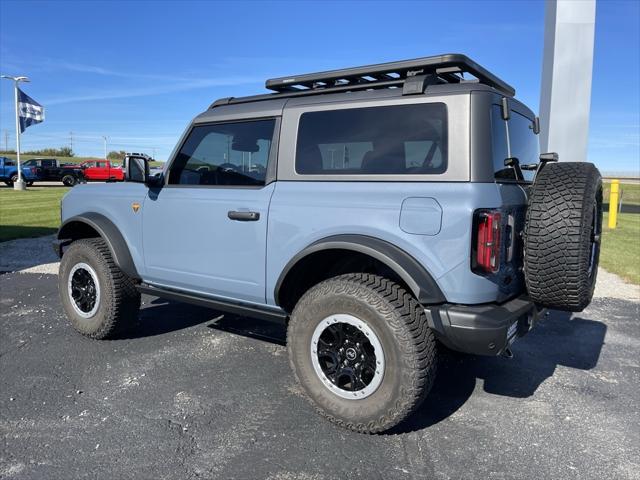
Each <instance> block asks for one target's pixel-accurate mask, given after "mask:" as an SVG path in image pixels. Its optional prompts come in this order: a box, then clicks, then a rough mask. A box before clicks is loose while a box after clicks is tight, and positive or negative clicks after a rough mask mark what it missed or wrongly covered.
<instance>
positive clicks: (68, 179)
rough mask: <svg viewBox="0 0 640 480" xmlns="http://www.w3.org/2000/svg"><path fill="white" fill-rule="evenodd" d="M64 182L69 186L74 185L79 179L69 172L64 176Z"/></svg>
mask: <svg viewBox="0 0 640 480" xmlns="http://www.w3.org/2000/svg"><path fill="white" fill-rule="evenodd" d="M62 183H63V184H64V185H65V186H67V187H73V186H74V185H75V184H76V183H77V180H76V177H74V176H73V175H70V174H67V175H64V176H63V177H62Z"/></svg>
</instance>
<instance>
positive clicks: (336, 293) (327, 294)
mask: <svg viewBox="0 0 640 480" xmlns="http://www.w3.org/2000/svg"><path fill="white" fill-rule="evenodd" d="M287 345H288V349H289V360H290V363H291V366H292V368H293V371H294V373H295V375H296V377H297V379H298V381H299V382H300V384H301V385H302V387H303V388H304V390H305V392H306V394H307V397H308V398H309V399H310V401H311V402H312V404H313V405H314V406H315V407H316V409H317V411H318V412H319V413H320V414H321V415H323V416H325V417H326V418H328V419H329V420H331V421H333V422H334V423H337V424H338V425H340V426H343V427H345V428H348V429H351V430H355V431H358V432H367V433H373V432H380V431H384V430H388V429H389V428H392V427H394V426H395V425H397V424H398V423H400V422H401V421H402V420H404V419H405V418H406V417H408V416H409V415H410V414H411V413H412V412H413V411H414V410H415V409H416V408H417V407H418V406H419V405H420V404H421V402H422V400H423V399H424V397H425V396H426V394H427V393H428V392H429V390H430V388H431V384H432V381H433V378H434V376H435V371H436V342H435V337H434V335H433V333H432V332H431V330H430V329H429V327H428V326H427V323H426V316H425V314H424V311H423V310H422V308H421V307H420V305H419V304H418V302H417V301H416V300H415V299H414V298H413V297H412V296H411V295H410V294H409V293H408V292H406V291H405V290H404V289H403V288H402V287H400V286H399V285H397V284H395V283H393V282H392V281H390V280H388V279H386V278H383V277H379V276H377V275H371V274H348V275H342V276H339V277H335V278H332V279H329V280H327V281H324V282H322V283H320V284H318V285H316V286H314V287H313V288H311V289H310V290H309V291H308V292H307V293H305V294H304V295H303V297H302V298H301V299H300V301H299V302H298V304H297V305H296V307H295V309H294V311H293V314H292V316H291V319H290V322H289V327H288V332H287Z"/></svg>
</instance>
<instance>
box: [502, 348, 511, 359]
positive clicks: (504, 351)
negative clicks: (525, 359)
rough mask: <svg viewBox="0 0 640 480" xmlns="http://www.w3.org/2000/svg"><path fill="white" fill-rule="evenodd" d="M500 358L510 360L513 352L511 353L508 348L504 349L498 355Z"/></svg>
mask: <svg viewBox="0 0 640 480" xmlns="http://www.w3.org/2000/svg"><path fill="white" fill-rule="evenodd" d="M500 355H501V356H502V357H505V358H508V359H512V358H513V352H512V351H511V349H510V348H509V347H506V348H505V349H504V350H503V351H502V353H501V354H500Z"/></svg>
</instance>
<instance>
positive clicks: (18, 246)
mask: <svg viewBox="0 0 640 480" xmlns="http://www.w3.org/2000/svg"><path fill="white" fill-rule="evenodd" d="M54 239H55V235H48V236H46V237H38V238H24V239H19V240H11V241H9V242H2V243H0V272H21V273H39V274H43V273H49V274H53V275H57V274H58V265H59V262H58V259H57V257H56V255H55V252H54V251H53V249H52V248H51V242H52V241H53V240H54ZM594 297H596V298H615V299H619V300H631V301H634V302H640V285H633V284H630V283H627V282H625V281H624V280H623V279H622V278H620V277H619V276H618V275H616V274H614V273H610V272H607V271H606V270H603V269H602V268H600V269H599V270H598V282H597V284H596V290H595V293H594Z"/></svg>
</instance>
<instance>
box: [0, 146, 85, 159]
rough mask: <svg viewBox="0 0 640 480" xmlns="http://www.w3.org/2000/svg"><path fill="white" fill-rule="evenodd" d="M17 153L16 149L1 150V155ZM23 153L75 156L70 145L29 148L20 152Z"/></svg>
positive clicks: (46, 155)
mask: <svg viewBox="0 0 640 480" xmlns="http://www.w3.org/2000/svg"><path fill="white" fill-rule="evenodd" d="M1 154H5V155H15V154H16V151H15V150H0V155H1ZM20 154H21V155H41V156H43V157H75V153H73V150H71V148H70V147H60V148H42V149H40V150H27V151H22V152H20Z"/></svg>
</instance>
